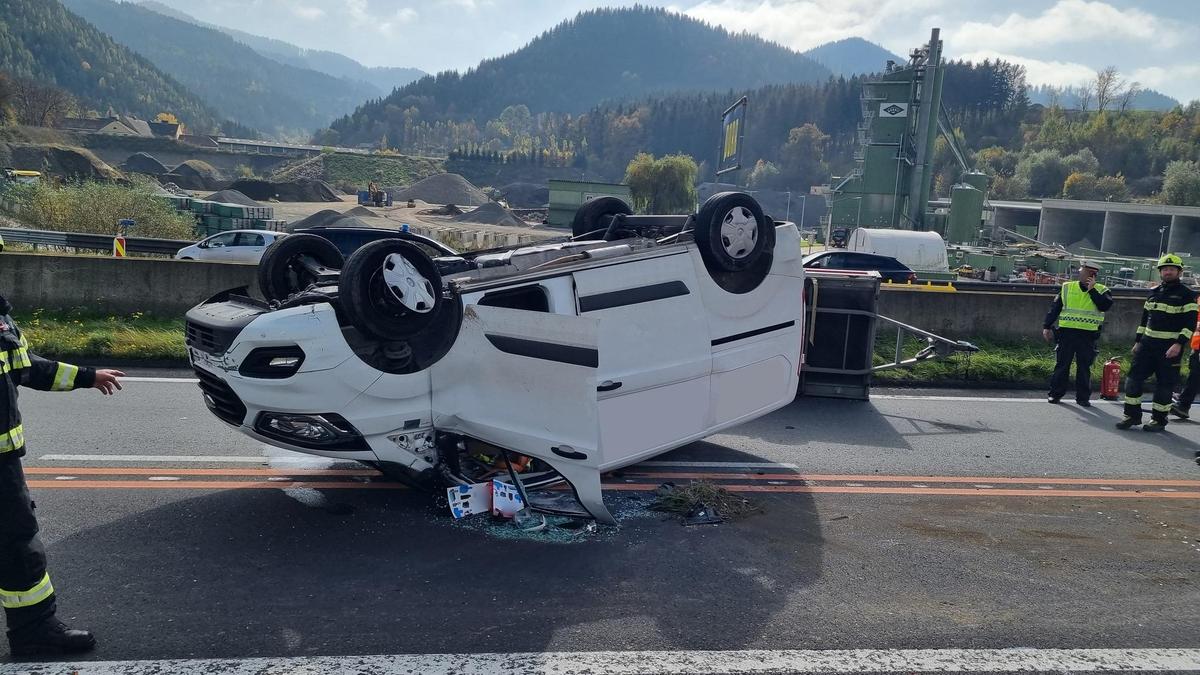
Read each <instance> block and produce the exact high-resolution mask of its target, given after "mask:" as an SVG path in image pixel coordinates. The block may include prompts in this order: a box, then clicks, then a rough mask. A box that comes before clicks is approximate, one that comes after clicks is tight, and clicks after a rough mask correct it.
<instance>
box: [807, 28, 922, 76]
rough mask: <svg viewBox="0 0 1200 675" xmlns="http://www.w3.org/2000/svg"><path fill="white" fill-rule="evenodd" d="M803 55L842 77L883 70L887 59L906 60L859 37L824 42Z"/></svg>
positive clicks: (899, 61) (902, 61) (900, 61)
mask: <svg viewBox="0 0 1200 675" xmlns="http://www.w3.org/2000/svg"><path fill="white" fill-rule="evenodd" d="M804 55H805V56H807V57H808V58H810V59H812V60H813V61H816V62H817V63H819V64H821V65H823V66H825V67H826V68H828V69H830V70H831V71H833V74H834V75H841V76H843V77H850V76H851V75H864V74H867V73H880V72H883V68H884V66H885V65H887V62H888V60H889V59H890V60H892V61H895V62H896V63H905V62H906V60H905V59H904V58H901V57H899V56H896V55H895V54H893V53H891V52H889V51H888V50H886V49H884V48H883V47H880V46H879V45H877V44H875V43H874V42H870V41H868V40H864V39H862V38H859V37H849V38H845V39H842V40H838V41H836V42H826V43H825V44H823V45H821V46H819V47H813V48H812V49H810V50H808V51H806V52H804Z"/></svg>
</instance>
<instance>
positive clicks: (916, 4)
mask: <svg viewBox="0 0 1200 675" xmlns="http://www.w3.org/2000/svg"><path fill="white" fill-rule="evenodd" d="M947 4H949V0H703V1H702V2H700V3H699V4H697V5H694V6H692V7H687V8H680V7H678V6H671V7H670V9H672V10H674V11H678V12H683V13H684V14H687V15H689V16H692V17H695V18H697V19H701V20H703V21H707V22H709V23H713V24H718V25H720V26H723V27H725V28H727V29H729V30H731V31H735V32H740V31H748V32H751V33H756V34H758V35H761V36H762V37H764V38H767V39H768V40H774V41H775V42H778V43H780V44H782V45H785V46H787V47H791V48H792V49H796V50H798V51H804V50H806V49H811V48H813V47H816V46H819V45H822V44H824V43H826V42H832V41H834V40H840V39H842V38H847V37H852V36H859V37H865V38H867V39H876V40H879V41H882V42H885V44H896V43H899V44H902V45H903V44H908V43H909V42H913V44H912V46H916V45H917V44H919V43H921V42H924V41H925V39H927V38H918V37H916V36H915V34H914V35H908V34H906V33H902V34H900V35H897V34H896V32H897V30H896V26H897V24H898V23H899V21H898V19H899V18H900V17H902V16H905V15H910V16H911V15H912V14H914V13H919V12H922V11H926V10H930V9H934V8H937V7H942V6H945V5H947ZM914 40H915V41H914Z"/></svg>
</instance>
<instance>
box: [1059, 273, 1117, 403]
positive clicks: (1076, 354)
mask: <svg viewBox="0 0 1200 675" xmlns="http://www.w3.org/2000/svg"><path fill="white" fill-rule="evenodd" d="M1099 271H1100V265H1099V264H1098V263H1095V262H1092V261H1090V260H1084V261H1083V262H1082V263H1081V264H1080V266H1079V278H1078V279H1076V280H1075V281H1068V282H1067V283H1065V284H1063V285H1062V290H1060V291H1059V293H1058V295H1056V296H1054V302H1053V303H1051V305H1050V311H1049V312H1046V319H1045V320H1044V321H1042V336H1043V337H1045V338H1046V340H1047V341H1050V340H1055V341H1056V342H1057V344H1056V345H1055V347H1054V351H1055V362H1054V374H1053V375H1052V376H1051V377H1050V393H1049V395H1048V396H1047V397H1046V400H1047V401H1048V402H1050V403H1058V402H1059V401H1061V400H1062V397H1063V396H1064V395H1065V394H1066V393H1067V381H1068V378H1069V376H1070V374H1071V362H1072V361H1074V362H1075V402H1076V403H1078V404H1079V405H1081V406H1083V407H1085V408H1087V407H1090V406H1091V405H1092V404H1091V403H1090V402H1088V399H1090V398H1091V396H1092V363H1093V362H1094V361H1095V360H1096V349H1097V348H1096V341H1097V340H1098V339H1099V337H1100V329H1101V327H1103V325H1104V313H1105V312H1107V311H1108V309H1109V308H1110V307H1112V304H1113V298H1112V292H1110V291H1109V290H1108V288H1107V287H1106V286H1105V285H1104V284H1101V283H1097V282H1096V273H1097V272H1099ZM1056 320H1057V321H1058V331H1057V332H1055V331H1054V330H1052V327H1053V326H1054V322H1055V321H1056Z"/></svg>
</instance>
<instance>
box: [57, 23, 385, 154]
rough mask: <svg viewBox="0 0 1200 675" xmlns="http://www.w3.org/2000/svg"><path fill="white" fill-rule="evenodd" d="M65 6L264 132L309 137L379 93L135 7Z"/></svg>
mask: <svg viewBox="0 0 1200 675" xmlns="http://www.w3.org/2000/svg"><path fill="white" fill-rule="evenodd" d="M65 4H66V5H67V7H69V8H70V9H71V10H72V11H74V12H77V13H78V14H80V15H81V16H83V17H84V18H85V19H87V20H88V21H90V22H91V23H92V24H94V25H95V26H96V27H97V28H99V29H100V30H102V31H104V32H106V33H108V34H109V35H111V36H113V38H114V39H116V40H117V41H118V42H120V43H122V44H124V45H126V46H127V47H129V48H130V49H133V50H134V51H136V52H138V53H139V54H141V55H142V56H144V57H146V58H147V59H149V60H150V61H151V62H153V63H154V64H155V65H157V66H158V67H159V68H161V69H162V70H164V71H166V72H168V73H170V74H171V75H172V76H173V77H175V78H176V79H178V80H179V81H180V82H182V83H183V84H184V85H186V86H187V87H188V88H189V89H191V90H192V91H194V92H196V93H197V94H199V95H200V96H202V97H203V98H204V100H206V101H207V102H208V103H209V104H210V105H212V106H213V107H214V108H216V109H217V110H218V111H220V112H221V114H223V115H224V116H226V117H229V118H232V119H234V120H237V121H238V122H241V123H243V124H247V125H249V126H252V127H255V128H257V129H259V130H261V131H264V132H268V133H272V134H275V135H278V136H289V135H292V136H297V137H301V136H307V134H308V133H309V132H310V131H311V130H312V129H316V128H319V127H322V126H325V125H326V124H328V123H329V122H330V120H332V119H334V118H335V117H337V116H338V115H341V114H344V113H345V112H346V111H348V110H353V109H354V107H355V106H357V105H359V104H360V103H362V102H363V101H364V100H367V99H368V98H370V97H372V96H375V95H376V90H375V89H373V88H371V87H368V86H367V85H365V84H361V83H355V82H352V81H349V80H344V79H340V78H336V77H332V76H330V75H326V74H324V73H318V72H316V71H312V70H307V69H304V68H297V67H295V66H289V65H285V64H281V63H279V62H277V61H274V60H272V59H269V58H267V57H265V56H263V55H261V54H259V53H258V52H256V51H254V50H253V49H251V48H250V47H248V46H246V45H244V44H242V43H240V42H237V41H236V40H234V39H233V38H231V37H230V36H228V35H226V34H224V33H222V32H220V31H216V30H213V29H210V28H205V27H203V26H198V25H195V24H192V23H189V22H186V21H181V20H179V19H175V18H171V17H168V16H164V15H162V14H159V13H158V12H155V11H151V10H149V9H146V8H144V7H141V6H138V5H135V4H133V3H124V2H123V3H117V2H112V1H111V0H66V2H65ZM171 112H175V111H171ZM177 114H178V113H177Z"/></svg>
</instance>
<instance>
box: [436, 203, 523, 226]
mask: <svg viewBox="0 0 1200 675" xmlns="http://www.w3.org/2000/svg"><path fill="white" fill-rule="evenodd" d="M453 220H454V222H456V223H481V224H484V225H507V226H509V227H518V226H521V225H524V224H525V223H524V222H522V220H521V219H520V218H518V217H516V216H514V215H513V213H512V211H509V210H508V209H506V208H504V207H503V206H500V205H499V204H497V203H496V202H488V203H487V204H484V205H483V206H480V207H479V208H477V209H475V210H474V211H468V212H467V213H464V214H462V215H459V216H455V217H454V218H453Z"/></svg>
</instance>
